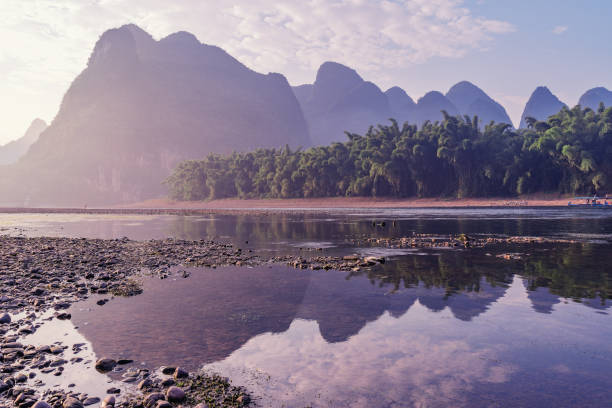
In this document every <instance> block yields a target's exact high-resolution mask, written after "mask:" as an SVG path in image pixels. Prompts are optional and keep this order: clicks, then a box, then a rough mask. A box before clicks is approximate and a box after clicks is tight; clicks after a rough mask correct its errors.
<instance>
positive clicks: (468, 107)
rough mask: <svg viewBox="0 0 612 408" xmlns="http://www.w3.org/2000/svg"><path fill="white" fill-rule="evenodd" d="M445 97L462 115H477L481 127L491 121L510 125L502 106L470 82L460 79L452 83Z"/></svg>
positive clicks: (510, 122)
mask: <svg viewBox="0 0 612 408" xmlns="http://www.w3.org/2000/svg"><path fill="white" fill-rule="evenodd" d="M446 97H447V98H448V99H449V100H450V101H451V102H452V103H453V105H455V107H456V108H457V109H458V110H459V112H460V113H461V114H462V115H468V116H469V117H474V116H478V118H479V121H480V125H481V127H484V126H485V125H487V124H489V122H491V121H494V122H496V123H508V124H510V125H512V121H511V120H510V117H509V116H508V114H507V113H506V110H505V109H504V107H503V106H501V105H500V104H499V103H497V102H496V101H494V100H493V99H491V97H489V95H487V94H486V93H485V92H484V91H483V90H482V89H480V88H479V87H477V86H476V85H474V84H472V83H471V82H468V81H461V82H459V83H457V84H455V85H453V86H452V87H451V88H450V89H449V90H448V92H447V93H446Z"/></svg>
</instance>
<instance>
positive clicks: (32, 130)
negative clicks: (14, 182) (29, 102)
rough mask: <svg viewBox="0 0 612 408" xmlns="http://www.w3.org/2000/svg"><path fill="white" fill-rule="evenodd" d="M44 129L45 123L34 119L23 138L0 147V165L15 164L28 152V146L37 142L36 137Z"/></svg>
mask: <svg viewBox="0 0 612 408" xmlns="http://www.w3.org/2000/svg"><path fill="white" fill-rule="evenodd" d="M46 128H47V123H46V122H45V121H44V120H42V119H34V121H33V122H32V123H31V124H30V126H29V127H28V130H26V132H25V134H24V135H23V136H21V137H20V138H19V139H16V140H13V141H12V142H9V143H7V144H5V145H2V146H0V164H11V163H15V162H17V160H19V158H21V156H23V155H24V154H25V153H26V152H27V151H28V149H29V148H30V146H31V145H32V144H33V143H34V142H36V141H37V140H38V136H39V135H40V134H41V133H42V132H43V131H44V130H45V129H46Z"/></svg>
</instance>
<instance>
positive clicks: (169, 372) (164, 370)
mask: <svg viewBox="0 0 612 408" xmlns="http://www.w3.org/2000/svg"><path fill="white" fill-rule="evenodd" d="M161 371H162V374H165V375H172V374H174V372H175V371H176V367H172V366H168V367H162V370H161Z"/></svg>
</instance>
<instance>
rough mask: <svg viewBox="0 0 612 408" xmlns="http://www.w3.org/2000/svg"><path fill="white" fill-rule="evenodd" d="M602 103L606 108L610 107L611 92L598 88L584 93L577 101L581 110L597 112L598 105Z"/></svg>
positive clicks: (611, 103)
mask: <svg viewBox="0 0 612 408" xmlns="http://www.w3.org/2000/svg"><path fill="white" fill-rule="evenodd" d="M600 102H603V104H604V105H605V106H606V107H610V106H612V91H609V90H607V89H606V88H604V87H602V86H600V87H597V88H592V89H589V90H588V91H586V92H585V93H584V94H582V96H581V97H580V100H578V105H580V106H582V107H583V108H591V109H593V110H597V109H598V108H599V103H600Z"/></svg>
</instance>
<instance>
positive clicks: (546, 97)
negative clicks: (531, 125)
mask: <svg viewBox="0 0 612 408" xmlns="http://www.w3.org/2000/svg"><path fill="white" fill-rule="evenodd" d="M564 106H566V105H565V104H564V103H563V102H561V101H560V100H559V98H557V97H556V96H555V95H553V94H552V92H550V90H549V89H548V88H547V87H545V86H539V87H537V88H536V90H535V91H533V93H532V94H531V97H530V98H529V100H528V101H527V104H526V105H525V110H524V111H523V114H522V115H521V124H520V125H519V127H520V128H525V127H527V123H526V122H525V118H526V117H529V116H531V117H534V118H536V119H537V120H546V119H547V118H548V117H549V116H551V115H554V114H555V113H557V112H559V111H560V110H561V108H563V107H564Z"/></svg>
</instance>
